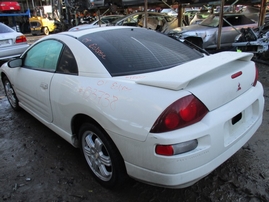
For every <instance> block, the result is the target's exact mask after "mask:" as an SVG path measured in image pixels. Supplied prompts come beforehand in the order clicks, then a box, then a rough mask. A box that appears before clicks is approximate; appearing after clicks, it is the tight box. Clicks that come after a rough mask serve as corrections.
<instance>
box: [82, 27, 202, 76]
mask: <svg viewBox="0 0 269 202" xmlns="http://www.w3.org/2000/svg"><path fill="white" fill-rule="evenodd" d="M79 40H80V41H81V42H82V43H83V44H84V45H85V46H86V47H87V48H89V50H91V51H92V52H93V53H94V54H95V55H96V57H97V58H98V59H99V60H100V61H101V62H102V64H103V65H104V66H105V68H106V69H107V70H108V72H109V73H110V74H111V76H123V75H130V74H139V73H147V72H153V71H158V70H163V69H168V68H171V67H174V66H176V65H180V64H183V63H185V62H188V61H191V60H195V59H198V58H201V57H203V55H202V54H200V53H199V52H197V51H195V50H193V49H191V48H189V47H187V46H186V45H184V44H183V43H181V42H179V41H176V40H174V39H172V38H170V37H168V36H166V35H163V34H160V33H157V32H155V31H152V30H147V29H143V28H129V29H117V30H106V31H104V32H97V33H91V34H87V35H84V36H82V37H80V38H79Z"/></svg>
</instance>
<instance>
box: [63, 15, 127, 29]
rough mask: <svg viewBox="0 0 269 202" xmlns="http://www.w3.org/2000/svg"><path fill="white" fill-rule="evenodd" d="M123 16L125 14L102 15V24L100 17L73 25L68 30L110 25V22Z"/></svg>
mask: <svg viewBox="0 0 269 202" xmlns="http://www.w3.org/2000/svg"><path fill="white" fill-rule="evenodd" d="M122 17H124V15H104V16H102V17H100V24H99V19H97V20H95V21H93V22H91V23H90V24H81V25H77V26H75V27H72V28H70V29H69V30H68V31H77V30H81V29H90V28H96V27H106V26H108V25H109V23H111V22H113V21H114V20H117V19H119V18H122Z"/></svg>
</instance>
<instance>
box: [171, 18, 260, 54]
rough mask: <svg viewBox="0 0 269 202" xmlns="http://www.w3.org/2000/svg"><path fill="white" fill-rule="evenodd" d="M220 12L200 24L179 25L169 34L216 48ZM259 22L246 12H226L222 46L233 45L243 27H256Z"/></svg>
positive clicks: (201, 45) (202, 46) (179, 38)
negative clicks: (247, 15) (248, 16)
mask: <svg viewBox="0 0 269 202" xmlns="http://www.w3.org/2000/svg"><path fill="white" fill-rule="evenodd" d="M219 24H220V18H219V14H211V15H209V16H208V17H207V18H206V19H204V20H203V21H202V22H200V23H199V24H192V25H190V26H185V27H177V28H175V29H173V30H171V31H170V32H169V33H168V35H169V36H171V37H173V38H177V39H178V40H182V41H184V40H188V41H190V42H192V43H193V44H195V45H197V46H199V47H201V48H204V49H216V48H217V42H218V27H219ZM257 26H258V23H257V22H256V21H254V20H251V19H249V18H247V17H246V16H245V15H244V14H238V13H236V14H234V13H232V14H231V13H229V14H227V13H226V14H224V16H223V24H222V30H221V41H220V42H221V44H220V45H221V47H232V43H234V41H235V38H236V36H237V35H239V34H240V30H241V29H242V28H248V27H253V28H256V27H257Z"/></svg>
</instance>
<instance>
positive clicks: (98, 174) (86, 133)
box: [79, 123, 127, 189]
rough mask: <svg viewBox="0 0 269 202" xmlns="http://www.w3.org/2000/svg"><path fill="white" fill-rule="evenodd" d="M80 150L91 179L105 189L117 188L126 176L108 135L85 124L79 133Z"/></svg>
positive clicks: (119, 155)
mask: <svg viewBox="0 0 269 202" xmlns="http://www.w3.org/2000/svg"><path fill="white" fill-rule="evenodd" d="M79 137H80V149H81V152H82V154H83V156H84V157H85V160H86V162H87V164H88V165H89V167H90V171H91V174H92V175H93V177H94V178H95V179H96V180H97V181H98V182H99V183H100V184H101V185H103V186H104V187H106V188H110V189H111V188H118V187H120V186H121V185H122V184H123V182H124V181H125V180H126V177H127V174H126V169H125V165H124V161H123V158H122V156H121V154H120V152H119V151H118V149H117V147H116V146H115V144H114V143H113V141H112V140H111V139H110V137H109V136H108V134H107V133H106V132H105V131H104V130H102V129H101V128H99V127H97V126H95V125H93V124H90V123H86V124H84V125H82V127H81V128H80V131H79Z"/></svg>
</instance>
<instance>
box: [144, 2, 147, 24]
mask: <svg viewBox="0 0 269 202" xmlns="http://www.w3.org/2000/svg"><path fill="white" fill-rule="evenodd" d="M144 27H146V28H148V0H145V17H144Z"/></svg>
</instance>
